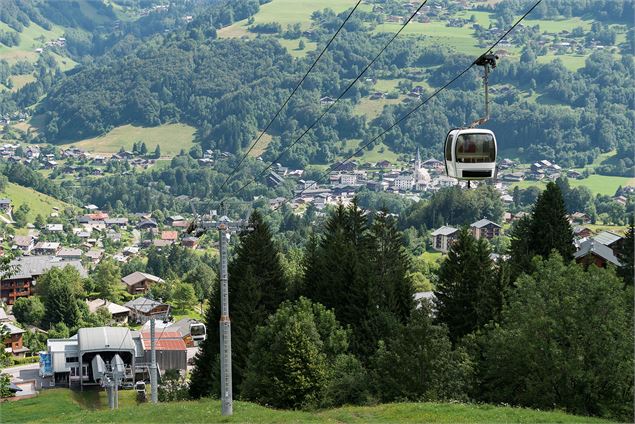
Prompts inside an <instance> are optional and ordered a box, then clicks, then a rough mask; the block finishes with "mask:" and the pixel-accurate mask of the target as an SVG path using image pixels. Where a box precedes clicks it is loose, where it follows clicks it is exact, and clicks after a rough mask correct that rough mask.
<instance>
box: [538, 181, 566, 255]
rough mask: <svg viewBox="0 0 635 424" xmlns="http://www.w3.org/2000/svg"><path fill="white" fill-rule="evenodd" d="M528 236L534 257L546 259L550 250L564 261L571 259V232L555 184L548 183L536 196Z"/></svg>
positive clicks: (560, 196) (558, 188) (561, 197)
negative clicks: (555, 252) (538, 256)
mask: <svg viewBox="0 0 635 424" xmlns="http://www.w3.org/2000/svg"><path fill="white" fill-rule="evenodd" d="M529 236H530V238H529V239H530V248H531V250H532V252H533V253H534V255H540V256H542V257H543V258H547V257H548V256H549V255H550V254H551V251H552V250H556V251H557V252H558V253H559V254H560V256H562V258H563V259H564V260H565V261H570V260H571V259H573V253H574V252H575V247H574V246H573V231H572V230H571V224H569V219H568V218H567V209H566V207H565V204H564V199H563V196H562V192H561V190H560V187H558V185H557V184H556V183H553V182H550V183H548V184H547V188H546V190H545V191H543V192H542V193H541V194H540V196H538V199H537V200H536V203H535V204H534V208H533V211H532V214H531V226H530V232H529ZM534 255H532V256H534Z"/></svg>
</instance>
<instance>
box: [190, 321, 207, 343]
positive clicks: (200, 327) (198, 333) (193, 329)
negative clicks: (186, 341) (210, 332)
mask: <svg viewBox="0 0 635 424" xmlns="http://www.w3.org/2000/svg"><path fill="white" fill-rule="evenodd" d="M190 336H191V337H192V341H193V342H195V343H199V342H202V341H204V340H205V339H206V338H207V328H206V327H205V324H203V323H200V322H193V323H190Z"/></svg>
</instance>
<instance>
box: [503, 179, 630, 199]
mask: <svg viewBox="0 0 635 424" xmlns="http://www.w3.org/2000/svg"><path fill="white" fill-rule="evenodd" d="M546 184H547V182H546V181H521V182H519V183H514V184H513V185H512V187H515V186H518V187H520V188H527V187H531V186H535V187H540V188H544V187H545V186H546ZM569 184H570V185H571V186H572V187H578V186H585V187H588V188H589V189H590V190H591V191H592V192H593V194H605V195H610V196H612V195H614V194H615V191H616V190H617V189H618V187H619V186H622V187H624V186H635V178H628V177H612V176H607V175H590V176H589V178H585V179H582V180H572V179H570V180H569Z"/></svg>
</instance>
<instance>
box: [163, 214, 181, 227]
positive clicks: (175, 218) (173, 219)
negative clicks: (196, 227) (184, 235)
mask: <svg viewBox="0 0 635 424" xmlns="http://www.w3.org/2000/svg"><path fill="white" fill-rule="evenodd" d="M165 221H166V223H167V224H168V225H172V224H174V223H175V222H178V221H185V218H184V217H182V216H181V215H172V216H168V217H167V218H166V219H165Z"/></svg>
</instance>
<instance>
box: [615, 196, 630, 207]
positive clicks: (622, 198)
mask: <svg viewBox="0 0 635 424" xmlns="http://www.w3.org/2000/svg"><path fill="white" fill-rule="evenodd" d="M613 200H615V202H616V203H619V204H620V205H622V206H626V203H628V199H627V198H626V196H615V197H614V198H613Z"/></svg>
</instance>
